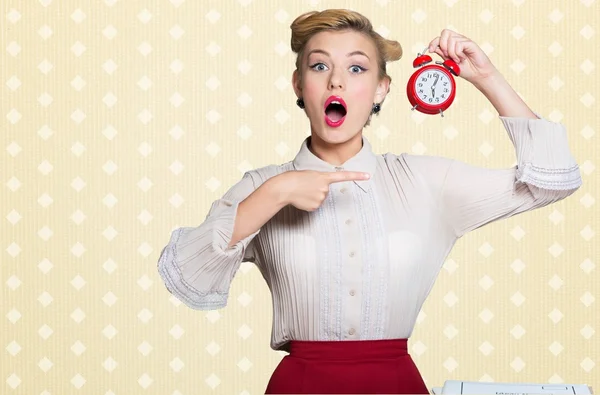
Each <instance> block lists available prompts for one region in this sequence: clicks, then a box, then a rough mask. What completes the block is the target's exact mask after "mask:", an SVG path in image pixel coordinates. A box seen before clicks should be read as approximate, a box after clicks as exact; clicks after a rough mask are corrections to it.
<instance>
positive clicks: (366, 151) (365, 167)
mask: <svg viewBox="0 0 600 395" xmlns="http://www.w3.org/2000/svg"><path fill="white" fill-rule="evenodd" d="M309 142H310V136H308V137H307V138H306V139H304V141H303V142H302V145H301V146H300V150H299V151H298V154H297V155H296V157H295V158H294V160H293V165H294V169H295V170H317V171H339V170H346V171H360V172H366V173H369V174H370V175H371V178H369V179H368V180H357V181H354V183H355V184H356V185H358V186H359V187H360V188H361V189H362V190H363V191H364V192H366V191H367V187H368V185H369V182H370V181H371V179H372V178H373V176H374V173H375V168H376V166H377V158H376V157H375V154H374V153H373V151H372V149H371V144H370V143H369V141H368V140H367V138H366V137H365V136H364V135H363V136H362V142H363V146H362V148H361V149H360V151H358V153H357V154H356V155H354V156H353V157H352V158H350V159H348V160H347V161H346V162H344V163H343V164H341V165H340V166H334V165H332V164H330V163H328V162H325V161H324V160H322V159H320V158H319V157H318V156H316V155H315V154H313V153H312V152H311V150H310V149H308V144H309Z"/></svg>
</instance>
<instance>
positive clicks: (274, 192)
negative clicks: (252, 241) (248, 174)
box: [228, 175, 287, 248]
mask: <svg viewBox="0 0 600 395" xmlns="http://www.w3.org/2000/svg"><path fill="white" fill-rule="evenodd" d="M281 178H282V175H277V176H275V177H272V178H269V179H268V180H267V181H265V182H264V183H263V184H262V185H261V186H260V187H258V188H257V189H256V190H255V191H254V192H252V193H251V194H250V195H249V196H248V197H247V198H246V199H244V200H243V201H242V202H241V203H240V204H239V206H238V210H237V215H236V218H235V225H234V228H233V234H232V236H231V241H230V242H229V245H228V248H231V247H232V246H234V245H235V244H236V243H238V242H239V241H240V240H242V239H245V238H246V237H248V236H249V235H251V234H253V233H255V232H256V231H258V230H259V229H260V228H261V227H262V226H263V225H264V224H265V223H266V222H267V221H269V220H270V219H271V218H273V216H274V215H275V214H277V213H278V212H279V211H280V210H281V209H282V208H283V207H285V206H286V205H287V201H286V199H285V197H284V195H283V193H282V189H281V187H280V180H281Z"/></svg>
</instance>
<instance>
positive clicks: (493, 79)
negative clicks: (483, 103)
mask: <svg viewBox="0 0 600 395" xmlns="http://www.w3.org/2000/svg"><path fill="white" fill-rule="evenodd" d="M504 83H506V80H505V79H504V76H503V75H502V74H501V73H500V72H499V71H498V70H497V69H495V70H494V71H493V72H491V73H490V74H488V75H486V76H484V77H481V78H479V79H477V80H474V81H473V85H474V86H475V87H476V88H477V89H478V90H480V91H481V92H482V93H483V94H484V95H486V96H487V93H488V92H492V91H493V90H494V89H497V88H498V87H499V86H501V85H502V84H504Z"/></svg>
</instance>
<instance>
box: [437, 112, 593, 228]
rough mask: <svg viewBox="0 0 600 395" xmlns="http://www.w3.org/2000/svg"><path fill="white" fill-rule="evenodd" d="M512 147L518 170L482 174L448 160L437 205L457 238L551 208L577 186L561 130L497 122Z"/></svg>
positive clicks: (542, 123)
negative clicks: (513, 218) (439, 203)
mask: <svg viewBox="0 0 600 395" xmlns="http://www.w3.org/2000/svg"><path fill="white" fill-rule="evenodd" d="M500 120H501V121H502V123H503V125H504V127H505V129H506V131H507V132H508V135H509V137H510V139H511V141H512V143H513V145H514V147H515V152H516V159H517V165H516V166H515V167H513V168H509V169H485V168H478V167H474V166H470V165H468V164H465V163H462V162H460V161H456V160H454V161H451V162H450V163H449V166H448V170H447V172H446V177H445V179H444V181H443V184H442V190H441V204H442V208H443V211H444V212H445V215H446V218H447V219H448V221H449V222H450V225H451V226H452V228H453V229H454V231H455V233H456V236H457V237H461V236H462V235H464V234H465V233H467V232H469V231H471V230H474V229H477V228H479V227H481V226H483V225H485V224H487V223H489V222H492V221H496V220H499V219H502V218H508V217H511V216H514V215H516V214H519V213H522V212H525V211H529V210H534V209H537V208H540V207H543V206H546V205H548V204H551V203H554V202H556V201H559V200H561V199H564V198H566V197H567V196H569V195H571V194H572V193H573V192H575V191H576V190H577V189H578V188H579V187H580V186H581V183H582V181H581V175H580V171H579V166H578V165H577V163H576V161H575V159H574V158H573V155H572V154H571V151H570V150H569V145H568V141H567V134H566V130H565V127H564V126H563V125H562V124H560V123H555V122H550V121H548V120H545V119H543V118H538V119H528V118H511V117H500Z"/></svg>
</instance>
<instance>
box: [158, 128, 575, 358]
mask: <svg viewBox="0 0 600 395" xmlns="http://www.w3.org/2000/svg"><path fill="white" fill-rule="evenodd" d="M499 118H500V120H501V121H502V123H503V125H504V127H505V129H506V130H507V132H508V134H509V136H510V138H511V141H512V142H513V144H514V146H515V149H516V157H517V166H516V167H513V168H508V169H486V168H479V167H473V166H470V165H468V164H465V163H463V162H460V161H457V160H452V159H447V158H443V157H436V156H425V155H411V154H406V153H402V154H398V155H396V154H392V153H386V154H375V153H373V152H372V151H371V145H370V144H369V141H368V140H367V139H366V138H365V137H364V136H363V147H362V149H361V150H360V151H359V152H358V153H357V154H356V155H355V156H354V157H352V158H351V159H349V160H348V161H347V162H346V163H344V164H343V165H342V166H340V167H335V166H332V165H330V164H328V163H326V162H324V161H323V160H321V159H319V158H318V157H316V156H315V155H314V154H312V153H311V151H310V150H309V149H308V147H307V143H309V141H310V137H308V138H307V139H306V140H304V142H303V143H302V145H301V147H300V150H299V152H298V154H297V156H296V157H295V158H294V160H293V161H290V162H287V163H284V164H281V165H268V166H265V167H262V168H259V169H255V170H251V171H249V172H247V173H245V174H244V176H243V177H242V179H241V180H240V181H239V182H237V183H236V184H235V185H233V187H232V188H231V189H229V191H227V192H226V193H225V195H224V196H223V197H222V198H221V199H218V200H216V201H215V202H214V203H213V204H212V206H211V208H210V211H209V213H208V215H207V217H206V219H205V221H204V222H203V223H201V224H199V225H198V226H196V227H182V228H179V229H176V230H175V231H173V233H172V234H171V237H170V240H169V243H168V245H166V246H165V247H164V249H163V250H162V252H161V254H160V258H159V261H158V271H159V273H160V276H161V277H162V279H163V281H164V283H165V286H166V288H167V289H168V290H169V292H171V293H172V294H173V295H175V296H176V297H177V298H179V299H180V300H181V301H182V302H183V303H185V304H186V305H187V306H189V307H190V308H193V309H198V310H211V309H220V308H223V307H225V306H226V304H227V298H228V293H229V289H230V285H231V281H232V279H233V277H234V275H235V273H236V271H237V270H238V268H239V267H240V264H241V262H242V261H251V262H254V263H255V264H256V266H257V267H258V268H259V270H260V272H261V273H262V275H263V277H264V279H265V280H266V283H267V284H268V286H269V288H270V290H271V294H272V301H273V323H272V333H271V348H272V349H274V350H287V349H288V348H287V346H288V344H286V343H287V342H288V341H289V340H362V339H389V338H409V337H410V335H411V333H412V331H413V327H414V324H415V320H416V318H417V315H418V313H419V311H420V309H421V306H422V304H423V302H424V301H425V299H426V297H427V295H428V294H429V292H430V290H431V288H432V286H433V284H434V281H435V279H436V277H437V275H438V273H439V271H440V269H441V267H442V265H443V263H444V261H445V258H446V257H447V256H448V254H449V253H450V251H451V249H452V247H453V245H454V244H455V242H456V241H457V239H458V238H460V237H461V236H463V235H464V234H465V233H467V232H468V231H470V230H473V229H476V228H478V227H480V226H483V225H485V224H488V223H490V222H493V221H496V220H499V219H502V218H508V217H511V216H514V215H516V214H519V213H522V212H525V211H529V210H533V209H536V208H538V207H543V206H546V205H548V204H550V203H553V202H556V201H558V200H561V199H564V198H565V197H567V196H569V195H570V194H572V193H573V192H574V191H575V190H577V189H578V188H579V187H580V186H581V182H582V181H581V175H580V172H579V166H578V165H577V163H576V161H575V160H574V158H573V156H572V154H571V152H570V150H569V147H568V142H567V135H566V131H565V128H564V126H563V125H561V124H559V123H554V122H551V121H548V120H546V119H543V118H539V119H527V118H511V117H499ZM305 169H311V170H320V171H336V170H339V169H344V170H352V171H366V172H368V173H370V174H371V178H370V179H369V180H366V181H347V182H339V183H333V184H331V186H330V193H329V194H328V196H327V198H326V200H325V201H324V202H323V204H322V206H321V207H320V208H319V209H318V210H316V211H313V212H307V211H303V210H299V209H297V208H295V207H294V206H292V205H288V206H286V207H285V208H283V209H282V210H280V211H279V212H278V213H277V214H276V215H275V216H274V217H273V218H272V219H271V220H269V221H268V222H267V223H266V224H265V225H264V226H263V227H262V228H261V229H259V230H258V231H257V232H255V233H253V234H251V235H249V236H248V237H246V238H245V239H243V240H240V241H239V242H238V243H237V244H235V245H234V246H232V247H231V248H227V245H228V244H229V241H230V238H231V235H232V233H233V226H234V222H235V218H236V211H237V207H238V204H239V203H240V202H241V201H242V200H243V199H245V198H246V196H248V195H249V194H250V193H252V192H253V191H254V189H255V188H257V187H258V186H259V185H261V183H263V182H265V181H266V180H267V179H269V178H270V177H273V176H275V175H277V174H280V173H282V172H286V171H292V170H305Z"/></svg>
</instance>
